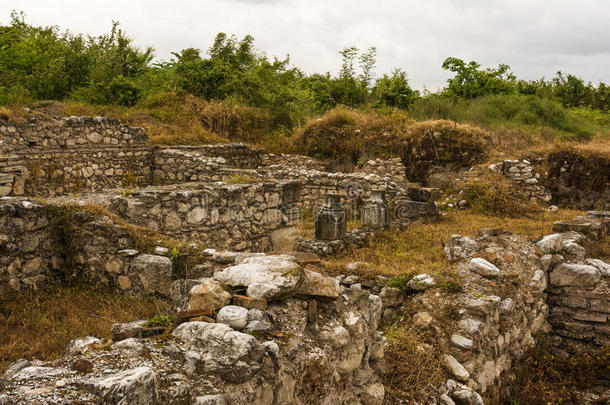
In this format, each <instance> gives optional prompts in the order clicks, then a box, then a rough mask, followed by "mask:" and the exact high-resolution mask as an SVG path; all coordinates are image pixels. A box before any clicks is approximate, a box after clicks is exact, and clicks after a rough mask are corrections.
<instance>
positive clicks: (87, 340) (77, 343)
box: [66, 336, 102, 356]
mask: <svg viewBox="0 0 610 405" xmlns="http://www.w3.org/2000/svg"><path fill="white" fill-rule="evenodd" d="M100 343H102V341H101V340H99V339H98V338H96V337H93V336H85V337H82V338H78V339H74V340H71V341H70V343H68V345H67V346H66V355H68V356H75V355H77V354H83V353H86V352H87V351H88V350H89V347H90V346H92V345H96V344H100Z"/></svg>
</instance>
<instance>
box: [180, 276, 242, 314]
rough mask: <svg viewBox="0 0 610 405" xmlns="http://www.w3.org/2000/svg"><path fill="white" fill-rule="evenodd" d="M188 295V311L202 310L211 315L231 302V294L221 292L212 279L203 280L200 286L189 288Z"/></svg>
mask: <svg viewBox="0 0 610 405" xmlns="http://www.w3.org/2000/svg"><path fill="white" fill-rule="evenodd" d="M189 295H190V301H189V306H188V309H189V311H195V310H202V311H207V312H209V313H210V314H211V313H212V312H214V311H215V310H217V309H218V308H222V307H224V306H225V305H229V303H230V302H231V294H229V293H228V292H226V291H225V290H223V289H222V287H220V284H218V283H217V282H216V281H215V280H214V279H212V278H206V279H203V280H202V281H201V283H200V284H197V285H196V286H194V287H193V288H191V291H190V292H189Z"/></svg>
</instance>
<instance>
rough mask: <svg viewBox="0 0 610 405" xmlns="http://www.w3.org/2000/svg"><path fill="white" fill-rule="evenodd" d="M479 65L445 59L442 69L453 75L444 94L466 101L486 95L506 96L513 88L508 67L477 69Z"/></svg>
mask: <svg viewBox="0 0 610 405" xmlns="http://www.w3.org/2000/svg"><path fill="white" fill-rule="evenodd" d="M480 67H481V65H480V64H479V63H477V62H475V61H472V62H470V63H468V64H466V62H464V61H463V60H462V59H458V58H453V57H450V58H447V59H445V61H444V62H443V69H445V70H449V71H450V72H453V73H455V76H454V77H453V78H451V79H449V80H448V81H447V84H448V85H447V88H446V89H445V93H446V94H448V95H450V96H454V97H462V98H466V99H471V98H476V97H479V96H484V95H487V94H508V93H510V92H512V91H513V89H514V86H515V80H516V78H515V76H514V75H513V73H512V72H511V71H510V66H508V65H504V64H501V65H499V66H498V67H497V68H496V69H492V68H488V69H479V68H480Z"/></svg>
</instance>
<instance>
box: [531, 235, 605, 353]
mask: <svg viewBox="0 0 610 405" xmlns="http://www.w3.org/2000/svg"><path fill="white" fill-rule="evenodd" d="M584 242H585V236H584V235H582V234H580V233H577V232H574V231H568V232H564V233H557V234H553V235H548V236H546V237H544V238H543V239H542V240H541V241H539V242H538V243H537V245H536V246H537V249H538V250H539V253H540V254H542V256H541V257H540V262H541V263H542V265H543V266H544V267H545V268H547V269H548V270H549V305H550V307H551V311H550V315H549V321H550V323H551V324H552V325H553V331H554V332H555V333H556V334H558V335H560V336H562V337H565V338H569V339H575V340H578V341H582V342H588V343H594V344H597V345H605V344H608V343H610V265H609V264H607V263H605V262H603V261H602V260H599V259H595V258H586V251H585V249H584V248H583V246H582V245H583V244H584Z"/></svg>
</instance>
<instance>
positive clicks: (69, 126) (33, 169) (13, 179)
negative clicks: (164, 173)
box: [0, 117, 152, 196]
mask: <svg viewBox="0 0 610 405" xmlns="http://www.w3.org/2000/svg"><path fill="white" fill-rule="evenodd" d="M146 139H147V137H146V135H145V133H144V131H143V129H142V128H133V127H128V126H126V125H123V124H121V123H120V122H119V121H116V120H113V119H109V118H100V117H96V118H94V117H69V118H61V119H51V118H29V119H27V121H26V122H23V123H20V124H12V123H9V122H0V195H9V194H10V195H24V194H26V195H43V196H48V195H50V196H54V195H62V194H66V193H74V192H80V191H83V190H95V189H101V188H106V187H117V186H123V185H132V186H135V185H141V184H148V183H149V182H150V174H151V173H150V169H151V164H152V160H151V157H152V155H151V151H150V149H149V148H148V147H147V146H146Z"/></svg>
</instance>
